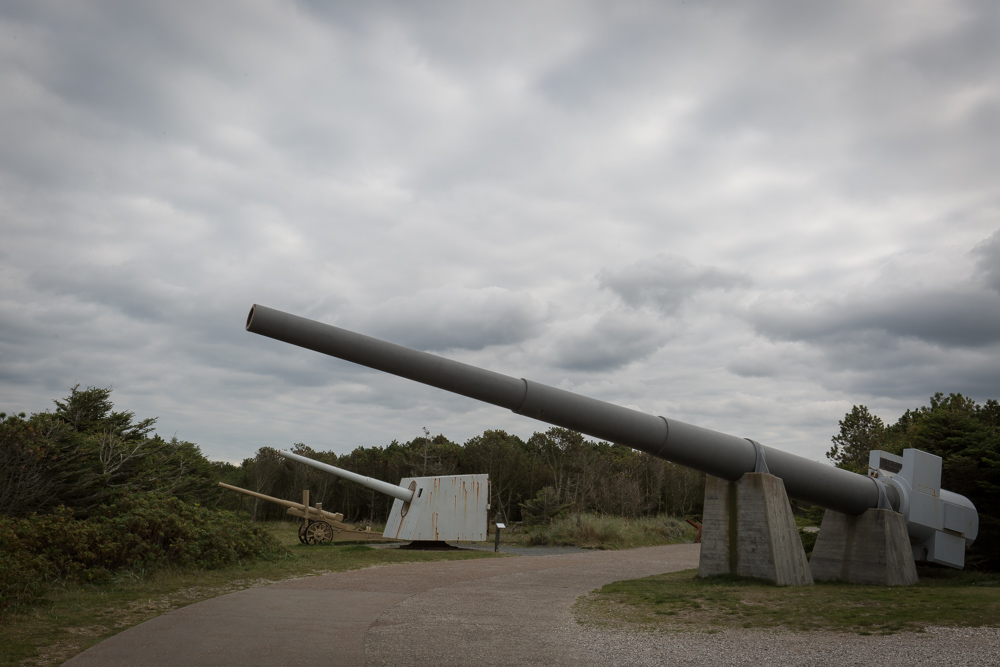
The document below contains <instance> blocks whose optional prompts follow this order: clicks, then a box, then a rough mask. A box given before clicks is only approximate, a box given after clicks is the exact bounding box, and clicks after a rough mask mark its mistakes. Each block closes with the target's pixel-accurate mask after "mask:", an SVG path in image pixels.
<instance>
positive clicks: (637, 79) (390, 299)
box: [0, 0, 1000, 460]
mask: <svg viewBox="0 0 1000 667" xmlns="http://www.w3.org/2000/svg"><path fill="white" fill-rule="evenodd" d="M998 32H1000V13H998V10H997V8H995V7H993V6H986V5H985V4H983V3H979V2H972V1H970V2H962V1H959V2H950V3H940V4H933V3H932V4H926V3H924V4H921V5H920V6H919V7H916V8H914V7H913V6H910V5H906V6H903V5H895V4H891V3H883V4H879V5H878V6H873V5H872V4H871V3H861V2H842V3H826V4H823V5H822V6H820V5H806V4H803V3H794V2H764V3H754V4H747V5H739V6H736V5H733V4H732V3H719V2H699V3H687V4H659V5H656V4H628V3H626V4H620V5H614V6H611V5H607V4H604V5H598V4H590V5H587V4H580V3H569V2H566V3H560V2H556V3H545V4H544V5H542V4H539V3H527V2H524V3H513V4H512V3H506V4H492V5H475V4H469V3H450V2H444V3H435V4H430V5H429V4H426V3H420V4H419V5H417V4H413V3H395V4H394V3H388V4H385V3H380V4H378V5H377V6H376V5H363V4H354V5H344V4H336V3H314V2H294V3H287V2H274V1H272V0H264V1H263V2H258V3H255V4H253V5H245V4H238V3H227V2H220V3H212V4H210V5H205V6H199V8H198V9H197V11H193V10H191V9H190V8H188V7H183V6H179V5H177V6H175V5H172V4H169V3H163V4H158V5H128V6H119V5H117V4H113V3H104V2H101V1H95V2H88V3H86V4H83V5H81V4H76V5H67V4H45V3H37V2H8V3H3V5H2V7H0V44H3V58H0V118H2V120H3V122H2V123H0V146H2V147H3V148H2V149H0V409H2V410H4V411H7V412H11V411H20V410H27V411H31V410H40V409H46V408H49V407H51V400H52V398H54V397H57V396H60V395H63V394H65V392H66V391H68V388H69V387H70V386H72V385H73V384H75V383H76V382H80V383H83V384H94V385H97V386H108V385H112V386H114V387H115V396H116V400H117V401H118V402H119V403H120V404H121V405H122V406H123V407H125V408H127V409H130V410H135V411H136V413H137V414H140V415H143V416H145V415H150V416H159V417H160V426H161V428H162V429H163V430H164V432H166V433H173V432H177V433H178V435H179V436H180V437H182V438H185V439H189V440H193V441H196V442H199V443H200V444H201V445H202V446H203V448H204V450H205V451H206V452H208V453H209V454H210V455H212V456H216V457H220V458H228V459H232V460H241V459H242V458H244V457H245V456H249V455H251V454H252V453H253V451H254V450H255V449H256V448H257V447H258V446H260V445H261V444H280V443H287V442H293V441H305V442H313V443H316V444H317V445H319V446H322V447H326V446H334V445H335V446H337V447H340V448H342V449H344V450H346V449H350V448H351V447H353V446H355V445H357V444H385V443H386V442H388V441H390V440H391V439H393V438H399V437H405V436H406V435H408V434H414V435H415V434H418V433H419V428H420V427H421V426H428V427H429V428H431V429H432V430H433V431H435V432H438V431H443V432H445V433H446V434H448V435H449V436H450V437H455V438H459V439H461V438H462V437H469V436H471V435H474V434H476V431H477V430H479V431H481V430H482V429H484V428H491V427H498V428H508V429H509V430H511V431H512V432H516V433H519V434H521V435H525V436H526V435H530V432H531V431H532V430H533V429H534V428H538V427H540V426H539V425H537V424H533V423H530V422H528V423H526V422H524V421H523V420H519V419H516V418H514V417H511V416H509V415H507V414H506V413H504V412H503V411H499V412H498V411H495V410H490V409H487V408H480V407H478V406H476V405H475V404H473V403H470V402H468V401H466V400H465V399H458V398H455V397H449V396H442V395H441V394H440V392H435V391H434V390H429V389H425V388H422V387H416V386H411V385H408V384H406V383H405V382H404V381H402V380H398V379H395V378H388V377H384V376H382V375H379V374H376V373H373V372H371V371H368V370H365V369H358V368H355V367H352V366H350V365H347V364H343V363H342V362H338V361H336V360H332V359H326V358H318V357H317V356H316V355H315V354H313V353H309V352H306V351H303V350H297V349H294V348H289V347H288V346H281V345H278V344H276V343H274V342H273V341H266V340H259V339H258V338H256V337H254V336H252V335H250V334H248V333H246V332H245V331H244V330H243V322H244V319H245V316H246V311H247V308H249V306H250V305H251V304H252V303H255V302H258V303H263V304H266V305H270V306H273V307H276V308H280V309H282V310H287V311H289V312H294V313H297V314H301V315H304V316H307V317H312V318H314V319H320V320H323V321H327V322H331V323H336V324H340V325H346V326H348V327H352V328H356V329H358V330H360V331H362V332H364V333H368V334H374V335H379V336H382V337H385V338H387V339H390V340H395V341H397V342H402V343H404V344H408V345H412V346H415V347H419V348H422V349H428V350H435V351H438V352H445V353H447V354H452V355H454V356H457V357H460V358H461V359H462V360H463V361H468V362H470V363H476V364H478V365H481V366H485V367H488V368H493V369H496V370H499V371H502V372H509V373H511V374H524V375H526V376H527V375H530V376H531V377H533V378H536V379H539V380H540V381H546V382H552V383H555V384H560V386H567V387H578V388H581V390H582V391H584V390H585V391H592V392H594V393H596V394H599V395H600V397H602V398H604V399H606V400H612V401H615V402H620V403H627V404H634V405H642V406H644V408H648V409H649V410H660V409H662V410H664V411H666V410H675V411H676V412H677V413H678V416H679V417H682V416H688V417H689V418H690V419H691V420H692V421H693V422H694V423H705V424H706V425H710V426H712V425H714V426H716V427H720V428H721V427H723V426H724V427H725V428H726V429H727V430H730V431H731V432H736V433H755V432H758V430H759V429H761V428H763V429H764V430H766V431H767V434H768V435H770V436H772V437H773V438H774V439H775V440H772V441H769V442H774V441H777V442H785V443H789V445H790V446H792V447H800V448H801V449H800V451H801V452H803V453H806V454H808V455H812V454H810V452H813V453H815V454H816V455H817V456H818V457H822V453H823V451H825V449H826V446H827V443H828V440H829V431H830V429H835V428H836V421H837V419H838V418H839V417H840V416H842V414H843V410H842V408H843V407H844V406H845V405H846V406H847V407H848V408H849V406H850V405H851V404H852V403H857V402H862V401H867V400H868V399H869V398H870V396H871V395H879V396H882V395H885V396H886V398H884V400H882V399H880V400H881V404H882V405H888V406H891V407H892V408H893V409H895V408H899V409H900V410H901V409H902V407H903V406H912V405H911V404H919V403H918V402H919V401H924V400H926V396H927V395H929V394H930V393H933V392H934V391H937V390H939V389H940V390H950V389H954V390H958V391H972V390H969V389H968V387H973V388H976V389H974V391H982V392H984V394H989V393H990V392H995V386H996V382H995V377H996V371H997V369H996V365H995V361H993V360H994V359H995V358H998V357H1000V354H997V335H998V334H997V327H998V323H997V319H996V317H995V313H996V312H997V310H998V309H997V303H996V297H997V295H998V294H1000V274H998V270H997V268H996V267H997V266H998V265H1000V257H998V247H1000V242H998V241H997V236H996V234H994V232H995V231H996V229H997V226H998V224H997V217H996V211H997V202H1000V191H998V186H997V183H996V177H995V174H996V173H997V157H996V156H997V155H1000V143H998V142H1000V128H998V127H997V119H998V118H1000V114H998V113H997V108H998V104H1000V83H998V81H1000V78H998V76H997V73H998V71H997V65H996V63H998V62H1000V42H998V41H997V40H996V39H995V38H994V37H995V35H996V34H997V33H998ZM990 234H994V235H993V236H991V237H990ZM986 237H990V238H989V239H988V240H987V241H986V242H983V243H982V244H981V245H980V246H979V247H978V248H977V249H976V250H975V251H974V252H973V253H972V254H971V255H969V254H968V250H969V248H972V247H973V245H974V244H975V243H976V242H980V241H982V239H984V238H986ZM949 248H952V249H949ZM954 248H958V249H959V250H957V251H955V250H954ZM668 251H669V253H670V254H669V255H657V253H666V252H668ZM595 273H596V275H597V280H596V281H595V280H594V276H595ZM748 276H753V280H752V282H751V281H750V279H749V278H748ZM748 302H749V303H753V304H755V305H752V306H751V307H749V308H748V309H746V308H743V306H741V305H740V304H745V303H748ZM692 306H697V307H692ZM637 361H642V362H643V363H641V364H640V363H635V362H637ZM991 374H992V375H991ZM991 377H992V378H994V381H993V382H992V384H991V382H990V378H991ZM936 382H937V383H940V384H941V385H947V386H932V385H934V384H935V383H936ZM963 383H965V385H964V386H963ZM665 396H666V397H668V398H667V399H665V398H664V397H665ZM989 397H992V396H989V395H983V396H977V398H989ZM664 401H666V403H664ZM657 406H659V407H657ZM838 412H839V414H838ZM671 414H673V413H671ZM790 416H791V417H790ZM824 420H826V422H825V425H824ZM761 425H765V426H761ZM816 442H819V443H820V445H818V446H817V445H815V444H810V443H816ZM810 448H812V449H810Z"/></svg>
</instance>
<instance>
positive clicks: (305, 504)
mask: <svg viewBox="0 0 1000 667" xmlns="http://www.w3.org/2000/svg"><path fill="white" fill-rule="evenodd" d="M302 513H303V514H305V515H306V518H305V522H306V528H308V527H309V489H302Z"/></svg>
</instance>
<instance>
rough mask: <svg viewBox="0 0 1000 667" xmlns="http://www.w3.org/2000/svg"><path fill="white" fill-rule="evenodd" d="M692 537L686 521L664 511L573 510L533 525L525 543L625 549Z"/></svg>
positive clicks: (681, 540)
mask: <svg viewBox="0 0 1000 667" xmlns="http://www.w3.org/2000/svg"><path fill="white" fill-rule="evenodd" d="M693 537H694V535H693V530H692V529H691V527H690V526H688V524H687V523H685V522H684V521H682V520H681V519H677V518H675V517H672V516H667V515H660V516H655V517H642V518H639V519H625V518H622V517H616V516H607V515H602V514H574V515H570V516H567V517H564V518H561V519H556V520H555V521H554V522H553V523H552V524H551V525H550V526H536V527H534V528H532V531H531V535H530V536H529V537H528V544H529V545H531V546H540V545H554V546H579V547H590V548H596V549H628V548H632V547H640V546H649V545H653V544H670V543H676V542H685V541H691V540H692V539H693Z"/></svg>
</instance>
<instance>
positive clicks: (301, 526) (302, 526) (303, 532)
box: [299, 521, 306, 544]
mask: <svg viewBox="0 0 1000 667" xmlns="http://www.w3.org/2000/svg"><path fill="white" fill-rule="evenodd" d="M299 542H301V543H302V544H306V522H305V521H303V522H302V523H300V524H299Z"/></svg>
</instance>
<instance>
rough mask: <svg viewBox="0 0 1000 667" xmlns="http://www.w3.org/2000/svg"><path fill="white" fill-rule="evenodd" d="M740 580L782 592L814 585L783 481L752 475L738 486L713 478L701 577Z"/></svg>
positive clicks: (709, 484)
mask: <svg viewBox="0 0 1000 667" xmlns="http://www.w3.org/2000/svg"><path fill="white" fill-rule="evenodd" d="M717 574H739V575H742V576H747V577H758V578H760V579H767V580H769V581H773V582H774V583H776V584H778V585H779V586H803V585H809V584H812V583H813V578H812V574H811V573H810V571H809V562H808V561H807V560H806V554H805V551H804V550H803V548H802V541H801V540H800V539H799V531H798V529H797V528H796V527H795V518H794V517H793V516H792V508H791V506H790V505H789V504H788V496H787V495H786V493H785V485H784V484H783V483H782V481H781V479H780V478H778V477H775V476H774V475H769V474H767V473H757V472H752V473H747V474H745V475H743V477H741V478H740V479H739V480H737V481H735V482H727V481H725V480H723V479H719V478H718V477H712V476H711V475H708V476H707V478H706V480H705V511H704V519H703V520H702V538H701V561H700V562H699V565H698V576H699V577H710V576H712V575H717Z"/></svg>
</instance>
